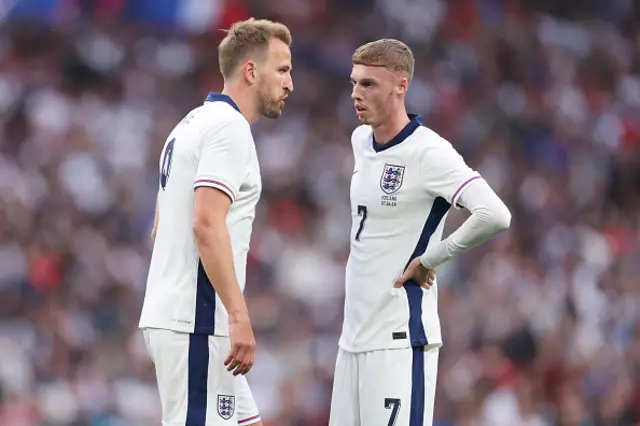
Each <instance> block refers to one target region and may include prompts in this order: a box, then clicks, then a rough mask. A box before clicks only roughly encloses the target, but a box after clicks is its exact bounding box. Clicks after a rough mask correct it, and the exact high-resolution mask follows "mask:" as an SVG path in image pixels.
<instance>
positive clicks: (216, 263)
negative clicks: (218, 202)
mask: <svg viewBox="0 0 640 426" xmlns="http://www.w3.org/2000/svg"><path fill="white" fill-rule="evenodd" d="M194 231H195V235H196V241H197V245H198V251H199V254H200V258H201V260H202V265H203V267H204V270H205V272H206V273H207V276H208V277H209V281H211V284H212V285H213V287H214V288H215V290H216V293H217V294H218V296H219V297H220V300H221V301H222V304H223V305H224V307H225V309H226V310H227V312H228V313H229V316H230V317H233V316H236V315H241V314H245V313H246V311H247V306H246V304H245V300H244V296H243V295H242V291H241V290H240V286H239V285H238V280H237V278H236V273H235V267H234V265H233V254H232V250H231V241H230V239H229V232H228V231H227V227H226V225H225V224H222V223H219V224H207V225H200V226H197V227H194Z"/></svg>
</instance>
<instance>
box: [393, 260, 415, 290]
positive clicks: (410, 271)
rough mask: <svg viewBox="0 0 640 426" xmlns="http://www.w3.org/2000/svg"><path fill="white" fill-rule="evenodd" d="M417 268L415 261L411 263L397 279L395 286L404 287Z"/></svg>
mask: <svg viewBox="0 0 640 426" xmlns="http://www.w3.org/2000/svg"><path fill="white" fill-rule="evenodd" d="M415 269H416V267H415V265H414V264H413V263H412V264H410V265H409V267H408V268H407V269H406V270H405V271H404V273H403V274H402V275H400V276H399V277H398V278H397V279H396V282H395V284H394V285H393V286H394V287H396V288H398V287H402V286H403V285H404V283H406V282H407V281H408V280H409V279H411V277H412V276H413V274H414V273H415Z"/></svg>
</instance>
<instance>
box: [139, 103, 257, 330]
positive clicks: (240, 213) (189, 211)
mask: <svg viewBox="0 0 640 426" xmlns="http://www.w3.org/2000/svg"><path fill="white" fill-rule="evenodd" d="M160 175H161V176H160V189H159V194H158V216H159V221H158V228H157V233H156V238H155V243H154V247H153V253H152V256H151V266H150V268H149V275H148V279H147V287H146V293H145V297H144V303H143V307H142V314H141V317H140V324H139V325H140V327H141V328H145V327H152V328H162V329H167V330H174V331H180V332H186V333H193V332H196V333H205V334H215V335H218V336H226V335H228V318H227V313H226V310H225V308H224V306H223V305H222V302H221V301H220V298H219V297H218V296H217V295H213V290H212V286H211V284H210V283H209V282H208V279H207V278H206V274H204V268H201V267H200V257H199V253H198V248H197V244H196V240H195V236H194V233H193V211H194V207H193V202H194V188H195V187H198V186H208V187H214V188H217V189H219V190H221V191H223V192H224V193H226V194H227V195H228V196H229V198H230V199H231V200H232V204H231V207H230V209H229V212H228V214H227V229H228V231H229V237H230V240H231V248H232V251H233V261H234V267H235V272H236V275H237V280H238V283H239V285H240V288H241V289H244V285H245V277H246V263H247V253H248V250H249V241H250V239H251V229H252V225H253V219H254V217H255V208H256V204H257V202H258V200H259V198H260V192H261V179H260V168H259V164H258V158H257V154H256V150H255V145H254V142H253V137H252V135H251V130H250V127H249V123H248V122H247V121H246V120H245V118H244V117H243V116H242V114H240V112H238V111H237V110H236V109H234V107H233V106H232V105H231V104H229V103H227V102H223V101H214V102H205V104H204V105H202V106H200V107H198V108H196V109H194V110H193V111H191V112H190V113H189V114H188V115H187V116H186V117H185V118H184V119H183V120H182V121H181V122H180V123H179V124H178V125H177V126H176V127H175V129H174V130H173V131H172V132H171V134H170V135H169V137H168V138H167V142H166V144H165V147H164V149H163V153H162V156H161V158H160ZM203 294H207V295H208V296H210V298H211V300H207V299H206V298H204V297H203ZM196 313H198V315H196ZM203 318H205V319H206V320H203Z"/></svg>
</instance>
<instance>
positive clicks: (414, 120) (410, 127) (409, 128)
mask: <svg viewBox="0 0 640 426" xmlns="http://www.w3.org/2000/svg"><path fill="white" fill-rule="evenodd" d="M407 116H408V117H409V120H411V121H409V124H407V125H406V126H404V128H403V129H402V130H400V133H398V134H397V135H395V137H394V138H393V139H391V140H390V141H389V142H387V143H385V144H384V145H378V144H377V143H376V137H375V135H373V134H372V138H371V139H372V140H373V150H374V151H375V152H381V151H384V150H385V149H389V148H391V147H392V146H396V145H398V144H400V143H402V142H403V141H404V140H405V139H406V138H408V137H409V136H411V134H412V133H413V132H415V130H416V129H417V128H418V127H420V126H422V119H421V118H420V116H419V115H418V114H407Z"/></svg>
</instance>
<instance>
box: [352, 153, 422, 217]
mask: <svg viewBox="0 0 640 426" xmlns="http://www.w3.org/2000/svg"><path fill="white" fill-rule="evenodd" d="M350 196H351V207H352V211H353V212H354V213H356V214H357V211H358V210H362V209H363V208H365V209H366V210H367V214H368V215H369V217H372V218H373V217H382V218H384V217H394V218H395V217H398V212H400V211H403V212H405V211H407V210H412V209H421V206H424V205H426V204H427V203H428V202H429V199H430V196H429V195H428V193H427V192H426V190H425V185H424V183H423V182H422V178H421V173H420V167H419V161H418V159H417V158H413V157H412V156H410V155H379V154H376V153H374V152H372V153H371V154H368V155H363V156H359V157H356V161H355V167H354V173H353V176H352V178H351V190H350Z"/></svg>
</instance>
